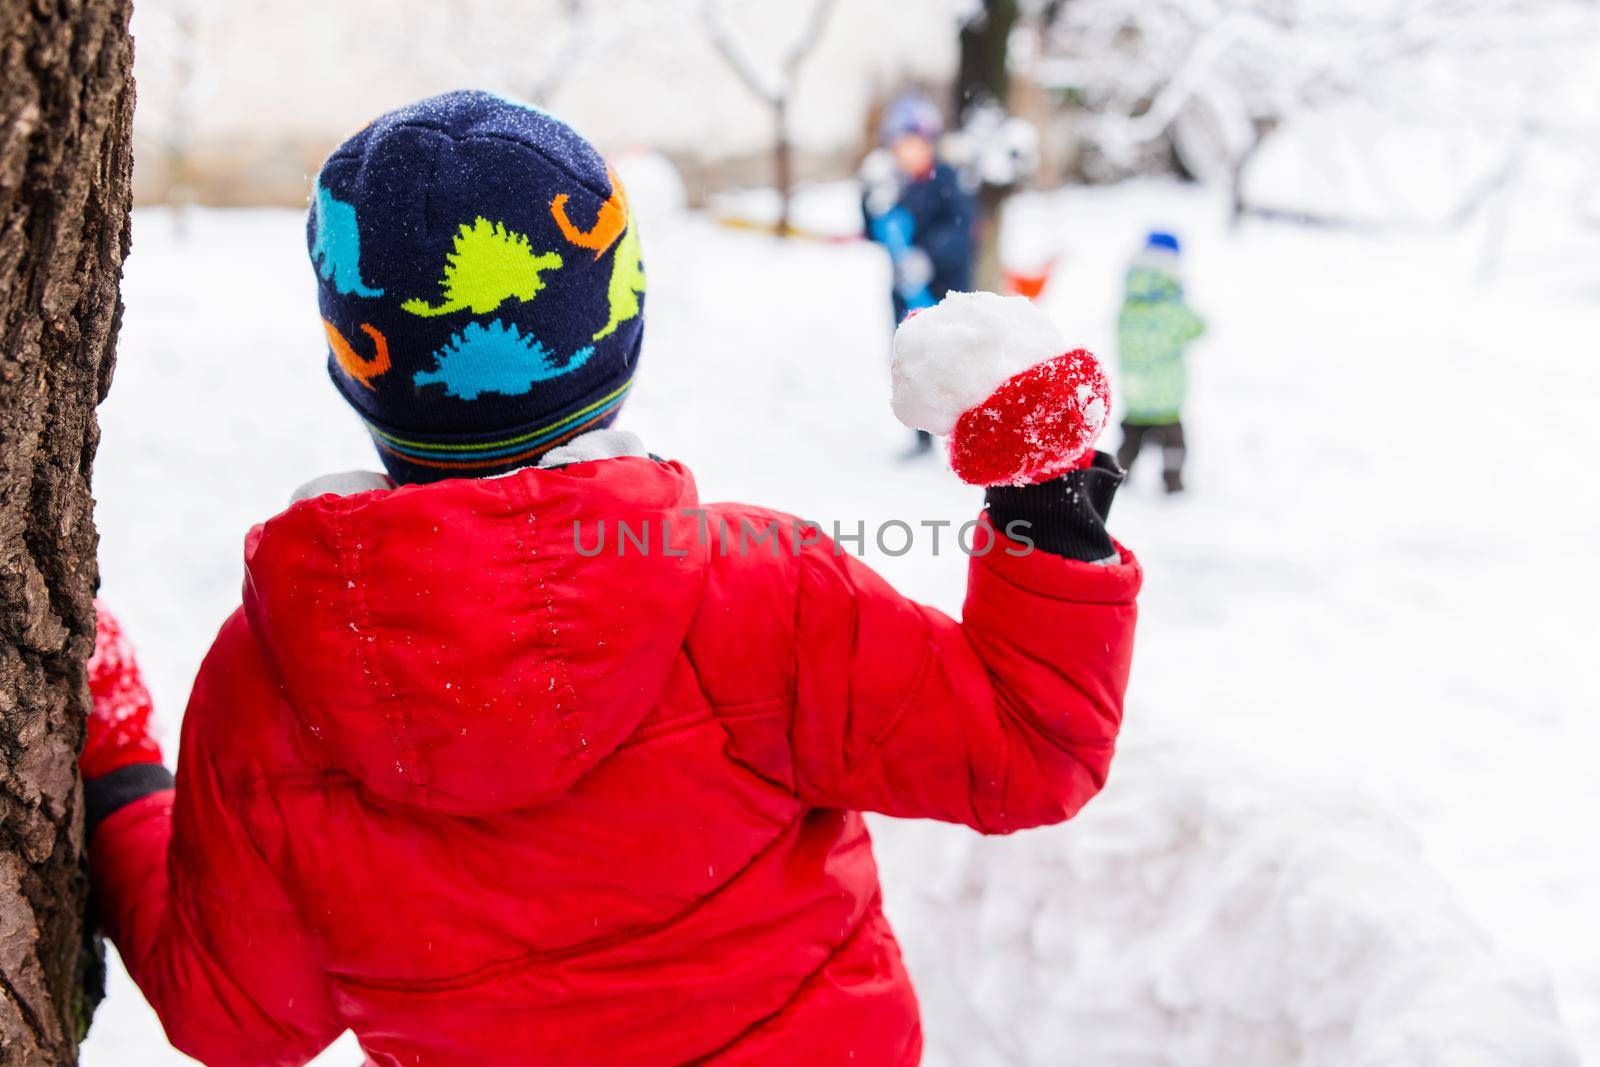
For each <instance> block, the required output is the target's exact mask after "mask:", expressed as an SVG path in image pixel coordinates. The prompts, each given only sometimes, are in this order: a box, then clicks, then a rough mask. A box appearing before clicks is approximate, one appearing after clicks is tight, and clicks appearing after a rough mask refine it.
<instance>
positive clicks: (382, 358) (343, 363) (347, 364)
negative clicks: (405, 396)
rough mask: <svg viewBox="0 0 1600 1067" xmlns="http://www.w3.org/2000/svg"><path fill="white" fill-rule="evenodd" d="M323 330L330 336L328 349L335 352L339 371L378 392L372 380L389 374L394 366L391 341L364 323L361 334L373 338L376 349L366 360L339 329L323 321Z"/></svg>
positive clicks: (369, 324)
mask: <svg viewBox="0 0 1600 1067" xmlns="http://www.w3.org/2000/svg"><path fill="white" fill-rule="evenodd" d="M322 329H323V330H324V332H326V333H327V335H328V347H329V348H330V349H332V350H333V358H334V359H335V360H336V361H337V362H338V364H339V369H340V370H342V371H344V372H345V374H347V375H349V376H350V377H351V378H353V379H354V380H355V381H357V382H360V383H361V384H362V385H363V386H365V387H366V388H368V389H371V390H374V391H376V389H377V387H376V386H375V385H373V384H372V379H374V378H377V377H379V376H380V375H384V374H387V373H388V372H389V369H390V368H391V367H392V366H393V363H391V362H390V360H389V339H388V338H387V337H385V336H383V334H382V333H380V332H379V331H378V328H377V327H376V326H374V325H372V324H371V323H369V322H363V323H362V324H361V332H362V333H364V334H366V335H367V336H368V337H370V338H372V344H373V347H374V349H375V351H374V354H373V356H372V358H371V359H365V358H363V357H362V356H361V355H359V354H357V352H356V350H355V349H354V348H353V347H351V345H350V342H349V341H347V340H345V337H344V334H342V333H340V332H339V327H337V326H335V325H334V324H333V323H331V322H329V321H328V320H327V319H323V320H322Z"/></svg>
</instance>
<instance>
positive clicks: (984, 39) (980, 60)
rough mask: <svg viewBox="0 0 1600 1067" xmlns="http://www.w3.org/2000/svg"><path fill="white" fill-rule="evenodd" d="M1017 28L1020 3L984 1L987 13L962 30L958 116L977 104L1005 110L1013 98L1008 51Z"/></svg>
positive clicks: (963, 114) (982, 13)
mask: <svg viewBox="0 0 1600 1067" xmlns="http://www.w3.org/2000/svg"><path fill="white" fill-rule="evenodd" d="M1016 25H1017V0H984V3H983V11H982V12H981V13H979V14H978V15H977V16H976V17H974V18H973V19H972V21H970V22H968V23H967V24H966V25H965V26H962V27H961V59H960V66H959V67H958V68H957V70H956V116H957V117H958V118H962V117H965V116H966V113H967V111H968V110H969V109H971V108H972V106H973V105H975V104H982V103H985V102H992V103H995V104H999V105H1000V106H1001V107H1004V106H1005V105H1006V102H1007V101H1008V100H1009V99H1010V98H1011V67H1010V63H1009V59H1008V49H1009V48H1010V45H1011V31H1012V30H1013V29H1015V28H1016Z"/></svg>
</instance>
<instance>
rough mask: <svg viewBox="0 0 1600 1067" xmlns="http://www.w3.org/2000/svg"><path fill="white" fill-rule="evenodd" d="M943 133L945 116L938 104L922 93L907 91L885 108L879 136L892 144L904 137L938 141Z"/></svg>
mask: <svg viewBox="0 0 1600 1067" xmlns="http://www.w3.org/2000/svg"><path fill="white" fill-rule="evenodd" d="M942 133H944V116H943V115H941V114H940V113H939V107H938V105H937V104H935V103H934V102H933V101H932V100H929V99H928V98H927V97H925V96H923V95H922V94H921V93H906V94H905V95H904V96H901V97H898V98H896V99H895V100H894V102H893V103H891V104H890V105H889V106H888V108H887V109H885V111H884V113H883V122H882V128H881V129H880V130H879V131H878V136H879V137H880V138H881V139H882V141H883V143H884V144H886V145H892V144H894V143H895V142H896V141H898V140H900V138H902V137H921V138H924V139H925V140H929V141H937V140H938V139H939V136H940V134H942Z"/></svg>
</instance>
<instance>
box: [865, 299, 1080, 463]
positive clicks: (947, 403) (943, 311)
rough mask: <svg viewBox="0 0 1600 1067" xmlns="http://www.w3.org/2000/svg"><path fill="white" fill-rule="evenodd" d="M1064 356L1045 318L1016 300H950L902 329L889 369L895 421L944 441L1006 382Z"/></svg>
mask: <svg viewBox="0 0 1600 1067" xmlns="http://www.w3.org/2000/svg"><path fill="white" fill-rule="evenodd" d="M1066 350H1067V345H1066V342H1065V341H1063V340H1062V337H1061V332H1060V331H1059V330H1057V329H1056V326H1055V323H1053V322H1051V321H1050V317H1049V316H1048V315H1046V314H1045V313H1044V312H1043V311H1040V310H1039V309H1038V308H1037V307H1035V306H1034V304H1033V303H1032V302H1031V301H1029V300H1028V299H1026V298H1025V297H1020V296H997V295H995V294H994V293H951V294H950V295H949V296H947V297H945V298H944V300H943V301H941V302H940V303H939V304H938V305H937V306H935V307H931V308H929V309H927V310H926V311H922V312H918V313H917V314H916V315H913V316H912V317H911V318H909V319H907V320H906V321H905V322H903V323H901V324H900V329H899V330H898V331H896V332H895V335H894V363H893V366H892V367H891V377H892V379H893V389H894V392H893V398H892V400H891V404H892V406H893V408H894V413H895V416H896V417H897V418H898V419H899V420H900V421H901V422H903V423H905V424H906V425H907V426H910V427H912V428H914V429H918V430H927V431H928V432H929V433H936V434H948V433H949V432H950V431H951V430H953V429H955V425H956V420H957V419H959V418H960V417H961V413H962V412H964V411H966V410H968V409H969V408H974V407H977V406H978V405H980V404H982V403H983V402H984V401H985V400H987V399H989V397H990V396H991V395H992V394H993V393H994V391H995V390H996V389H998V388H999V387H1000V385H1001V383H1003V382H1004V381H1005V380H1006V379H1007V378H1010V377H1012V376H1013V375H1016V374H1020V373H1021V372H1022V371H1025V370H1027V369H1028V368H1030V367H1032V366H1033V365H1035V364H1037V363H1040V362H1043V361H1044V360H1047V359H1050V358H1051V357H1053V356H1059V355H1061V354H1062V353H1063V352H1065V351H1066Z"/></svg>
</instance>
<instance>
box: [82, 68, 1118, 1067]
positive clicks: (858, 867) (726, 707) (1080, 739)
mask: <svg viewBox="0 0 1600 1067" xmlns="http://www.w3.org/2000/svg"><path fill="white" fill-rule="evenodd" d="M307 237H308V242H309V244H310V247H311V251H312V257H313V261H314V263H315V265H316V268H317V274H318V280H319V290H320V298H321V307H322V314H323V319H324V323H325V326H326V330H327V336H328V341H329V348H330V356H329V369H330V372H331V374H332V377H333V380H334V383H335V385H336V386H337V387H338V388H339V389H340V390H341V392H342V393H343V394H344V396H345V397H346V398H347V399H348V400H349V401H350V402H351V403H352V404H353V405H354V406H355V407H356V409H357V411H358V412H359V413H360V414H361V416H362V417H363V418H364V419H365V420H366V422H367V424H368V425H369V427H370V429H371V431H372V435H373V439H374V441H375V442H376V444H377V446H378V449H379V451H380V453H381V455H382V457H383V460H384V463H385V465H386V467H387V468H388V471H389V478H388V479H382V480H381V481H379V480H378V477H377V476H373V480H372V481H369V482H357V483H354V484H353V485H352V484H351V483H350V482H348V481H347V482H345V483H343V484H342V485H341V486H339V488H344V489H350V488H356V489H363V490H364V491H357V492H351V493H347V494H346V495H338V494H337V493H336V492H329V491H322V492H317V491H313V492H312V493H311V494H310V495H308V496H306V498H304V499H301V500H300V501H299V502H298V503H296V504H294V505H293V506H292V507H290V508H289V509H288V510H287V511H285V512H283V513H282V514H279V515H277V516H275V517H273V518H271V519H269V520H267V521H266V522H265V523H263V524H262V525H260V526H258V527H256V528H255V529H254V530H252V531H251V533H250V535H249V537H248V538H247V539H246V543H245V566H246V579H245V586H244V603H243V606H242V608H241V609H240V610H238V611H236V612H235V613H234V614H233V616H232V617H231V618H229V619H228V621H227V622H226V623H224V624H223V627H222V630H221V633H220V634H219V635H218V637H217V640H216V643H215V645H214V646H213V648H212V649H211V652H210V654H209V655H208V656H207V657H206V660H205V662H204V664H203V665H202V667H201V669H200V675H199V677H198V679H197V680H196V682H195V687H194V693H193V696H192V698H191V700H190V703H189V708H188V711H187V713H186V715H185V718H184V721H183V741H182V751H181V758H180V760H179V773H178V777H177V782H176V788H175V789H174V788H172V781H171V779H170V778H169V777H168V776H167V775H166V772H165V771H164V770H163V769H162V768H161V766H160V762H159V760H160V755H159V752H158V751H157V749H156V748H155V746H154V745H153V744H152V743H151V742H150V741H149V738H148V736H147V734H146V732H145V730H144V717H145V715H146V714H147V710H148V699H147V697H146V696H145V695H144V691H143V687H142V685H140V683H139V681H138V676H137V671H136V668H135V667H134V665H133V661H132V658H131V655H130V654H128V653H127V651H126V649H125V647H124V646H123V645H122V644H121V642H120V640H119V638H118V634H117V631H116V629H115V627H114V625H113V624H112V623H111V622H110V621H109V620H106V621H105V622H103V625H102V632H101V645H100V648H99V650H98V651H97V656H96V661H95V663H94V665H93V677H94V692H95V697H96V710H95V718H94V720H93V721H92V722H91V726H90V743H89V747H88V749H87V751H86V753H85V756H84V759H83V763H82V768H83V772H84V776H85V779H86V788H87V791H88V794H89V807H90V812H91V819H92V825H91V828H90V833H91V835H92V836H91V862H92V871H93V876H94V882H95V886H96V890H97V896H98V900H99V902H100V907H101V909H102V918H103V921H104V924H105V927H106V929H107V931H108V933H109V934H110V936H111V937H112V939H113V940H114V942H115V943H116V945H117V947H118V949H119V951H120V952H121V955H122V958H123V961H124V963H125V964H126V965H127V967H128V969H129V971H130V972H131V973H132V975H133V977H134V980H135V981H136V982H137V983H138V984H139V987H140V988H141V989H142V990H143V991H144V993H145V995H146V996H147V997H148V998H149V1000H150V1002H151V1004H152V1005H153V1006H154V1007H155V1009H156V1011H157V1013H158V1014H159V1015H160V1017H161V1020H162V1023H163V1024H164V1025H165V1027H166V1030H167V1033H168V1036H169V1037H170V1038H171V1040H172V1042H173V1044H175V1045H176V1046H177V1047H179V1048H181V1049H183V1050H184V1051H186V1052H188V1053H189V1054H191V1055H193V1056H195V1057H197V1058H198V1059H200V1060H202V1061H203V1062H206V1063H208V1064H217V1065H232V1064H239V1065H245V1064H250V1065H271V1064H282V1065H289V1064H301V1063H304V1062H305V1061H307V1060H308V1059H310V1058H312V1057H314V1056H315V1055H316V1054H317V1053H318V1052H319V1051H320V1050H321V1049H322V1048H324V1047H325V1046H326V1045H327V1044H328V1043H329V1042H331V1041H332V1040H333V1039H334V1038H335V1037H336V1036H338V1035H339V1034H340V1033H341V1032H342V1031H344V1030H346V1029H349V1030H352V1031H354V1032H355V1034H356V1036H357V1037H358V1038H359V1039H360V1042H361V1045H362V1047H363V1048H364V1049H365V1050H366V1053H367V1055H368V1056H369V1057H370V1062H371V1063H372V1064H374V1065H381V1067H401V1065H406V1067H410V1065H414V1064H424V1065H447V1067H473V1065H497V1067H502V1065H508V1064H510V1065H520V1064H527V1065H561V1067H604V1065H616V1067H651V1065H677V1064H691V1063H694V1064H716V1065H719V1067H733V1065H751V1067H755V1065H760V1067H781V1065H784V1064H797V1065H798V1064H806V1065H819V1064H820V1065H832V1064H846V1063H851V1064H858V1065H865V1067H877V1065H903V1064H913V1063H916V1062H917V1059H918V1056H919V1052H920V1048H921V1037H920V1029H919V1025H918V1019H917V1007H916V1001H915V998H914V996H913V993H912V990H911V986H910V983H909V982H908V980H907V977H906V973H905V970H904V967H903V966H902V964H901V959H900V952H899V949H898V948H897V946H896V944H895V941H894V937H893V935H892V933H891V932H890V930H889V927H888V924H887V923H886V922H885V920H884V917H883V913H882V911H881V908H880V899H879V889H878V884H877V875H876V871H875V869H874V866H873V860H872V851H871V848H870V845H869V842H868V838H867V832H866V828H865V826H864V825H863V822H862V819H861V816H860V815H859V814H857V813H858V812H860V811H877V812H883V813H886V814H889V815H896V816H904V817H920V818H936V819H943V820H949V821H953V822H960V823H964V824H966V825H969V826H972V827H974V828H975V829H977V830H979V831H981V832H984V833H1006V832H1009V831H1012V830H1016V829H1020V828H1023V827H1029V826H1039V825H1043V824H1048V823H1054V822H1059V821H1061V820H1063V819H1066V818H1068V817H1070V816H1071V815H1072V814H1073V813H1074V812H1076V811H1077V810H1078V809H1079V808H1080V807H1081V806H1082V805H1083V804H1084V802H1085V801H1087V800H1088V799H1089V798H1090V797H1091V796H1092V795H1094V793H1095V792H1096V791H1097V790H1098V789H1099V788H1100V787H1101V785H1102V784H1103V783H1104V782H1105V776H1106V768H1107V764H1108V762H1109V760H1110V758H1111V752H1112V745H1113V742H1114V739H1115V736H1116V732H1117V727H1118V723H1119V720H1120V718H1121V707H1122V693H1123V687H1124V684H1125V682H1126V679H1127V672H1128V663H1129V656H1130V652H1131V646H1132V640H1133V628H1134V597H1135V594H1136V592H1137V590H1138V586H1139V570H1138V567H1137V564H1136V563H1135V562H1134V560H1133V557H1132V556H1131V555H1129V554H1128V553H1127V552H1125V551H1123V550H1121V549H1120V548H1118V547H1116V546H1115V545H1114V544H1113V543H1112V542H1111V540H1110V539H1109V537H1108V536H1107V535H1106V532H1105V529H1104V525H1103V518H1104V515H1105V512H1106V509H1107V508H1108V506H1109V503H1110V497H1111V495H1112V493H1113V492H1114V491H1115V488H1116V485H1117V483H1118V481H1120V477H1121V476H1120V473H1119V472H1118V471H1117V470H1116V469H1115V467H1114V466H1112V465H1111V464H1110V463H1109V461H1107V460H1106V459H1105V458H1104V457H1101V458H1099V459H1097V460H1096V461H1095V463H1094V464H1093V465H1092V466H1089V467H1086V468H1083V469H1077V470H1072V471H1069V472H1068V473H1066V474H1064V475H1061V476H1060V477H1058V478H1055V479H1053V480H1052V481H1050V482H1047V483H1045V484H1042V485H1031V486H1025V487H1022V488H1007V489H1004V490H995V491H991V495H990V502H989V510H988V512H987V518H986V519H985V520H984V521H985V522H986V523H987V524H988V525H987V527H986V529H988V530H989V532H990V535H991V537H992V539H993V541H994V544H995V547H994V548H993V550H992V551H989V552H987V553H986V554H984V555H982V556H975V557H974V558H973V560H972V563H971V571H970V579H969V586H968V595H967V602H966V607H965V609H964V612H963V616H964V617H963V620H962V621H961V622H956V621H955V620H953V619H951V618H949V617H947V616H945V615H943V614H941V613H940V612H938V611H935V610H933V609H931V608H927V607H923V606H921V605H919V604H916V603H913V602H911V601H909V600H907V599H905V598H904V597H901V596H900V595H898V594H897V593H896V592H895V591H894V590H893V589H892V588H890V587H889V586H888V584H886V583H885V582H884V581H883V580H882V579H881V578H879V577H878V576H877V575H876V574H874V573H873V572H872V571H871V570H870V569H868V568H867V567H866V566H865V565H863V564H862V563H860V562H858V561H857V560H855V559H854V558H852V557H851V556H849V555H846V554H844V553H843V552H841V551H839V550H838V549H837V548H836V547H835V546H834V545H833V544H832V543H830V542H829V541H828V540H826V539H825V538H822V537H821V536H820V535H819V534H817V533H816V531H815V530H814V529H811V528H809V527H804V526H800V525H795V524H794V523H793V521H792V520H790V519H789V518H788V517H786V516H782V515H779V514H777V513H775V512H769V511H765V510H762V509H759V508H753V507H745V506H738V505H701V504H700V503H699V501H698V498H697V496H696V493H695V487H694V483H693V480H692V479H691V477H690V475H689V472H688V471H687V470H685V469H684V468H683V467H682V466H680V465H679V464H677V463H672V462H667V461H663V460H659V459H656V458H654V457H652V456H649V455H647V454H644V453H643V450H642V449H641V448H639V447H637V442H636V441H635V440H634V439H633V438H632V437H631V435H627V434H621V433H619V432H617V431H609V430H604V427H606V426H607V425H608V424H609V422H610V420H611V419H612V418H613V417H614V415H615V412H616V410H617V405H618V404H620V402H621V399H622V397H623V396H624V395H626V392H627V389H628V386H629V383H630V382H631V379H632V375H633V371H634V368H635V366H636V363H637V358H638V352H639V337H640V332H641V325H642V304H643V293H644V275H643V271H642V267H641V265H640V261H639V243H638V238H637V235H636V233H635V230H634V226H633V223H632V219H631V217H630V215H629V213H628V208H627V202H626V199H625V197H624V195H623V192H622V189H621V187H620V185H618V183H617V181H616V178H615V176H614V175H612V174H610V172H609V171H608V170H607V168H606V167H605V165H604V163H603V162H602V161H601V160H600V158H599V157H598V156H597V155H596V154H595V153H594V151H593V149H591V148H590V146H589V145H588V144H587V143H586V142H584V141H583V140H582V139H581V138H579V137H578V136H577V135H576V134H574V133H573V132H572V131H571V130H569V129H567V128H566V127H565V126H563V125H561V124H560V123H559V122H557V121H556V120H554V119H552V118H550V117H549V116H548V115H545V114H543V113H542V112H539V111H536V110H533V109H530V108H524V107H521V106H519V105H515V104H512V103H510V102H507V101H504V100H501V99H499V98H496V97H491V96H488V95H485V94H481V93H452V94H449V95H446V96H443V97H438V98H434V99H431V100H427V101H424V102H422V103H420V104H417V105H414V106H412V107H409V108H405V109H402V110H400V111H397V112H394V113H391V114H389V115H386V116H383V117H382V118H380V119H378V120H377V121H376V122H374V123H373V124H372V125H371V126H369V127H367V128H366V129H365V130H363V131H362V132H361V133H359V134H357V135H356V136H355V137H354V138H352V139H351V140H350V141H349V142H347V143H346V144H345V145H344V146H342V147H341V148H340V149H339V150H338V151H336V152H335V153H334V154H333V155H332V156H331V157H330V158H329V160H328V162H327V163H326V164H325V165H324V167H323V168H322V171H321V173H320V174H319V176H318V178H317V184H316V189H315V196H314V200H313V205H312V210H311V218H310V222H309V226H308V234H307ZM597 430H598V431H601V432H595V431H597ZM330 484H331V483H329V484H324V485H323V486H321V487H320V488H321V489H323V490H326V489H328V488H329V487H330ZM1019 520H1026V521H1028V522H1030V523H1032V527H1031V530H1032V535H1031V539H1032V540H1033V542H1034V543H1035V544H1036V546H1037V550H1035V551H1031V552H1030V551H1027V550H1026V546H1025V545H1023V544H1021V543H1019V542H1018V541H1013V540H1011V539H1009V538H1007V537H1006V536H1005V535H1004V534H1001V533H999V532H997V531H1000V530H1008V529H1009V530H1011V531H1013V532H1016V531H1017V530H1018V529H1020V528H1019V527H1016V526H1015V525H1014V524H1015V523H1016V522H1017V521H1019ZM774 531H775V532H776V534H777V536H776V537H773V536H771V534H772V533H773V532H774ZM597 546H598V547H597ZM1091 561H1097V562H1091Z"/></svg>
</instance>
